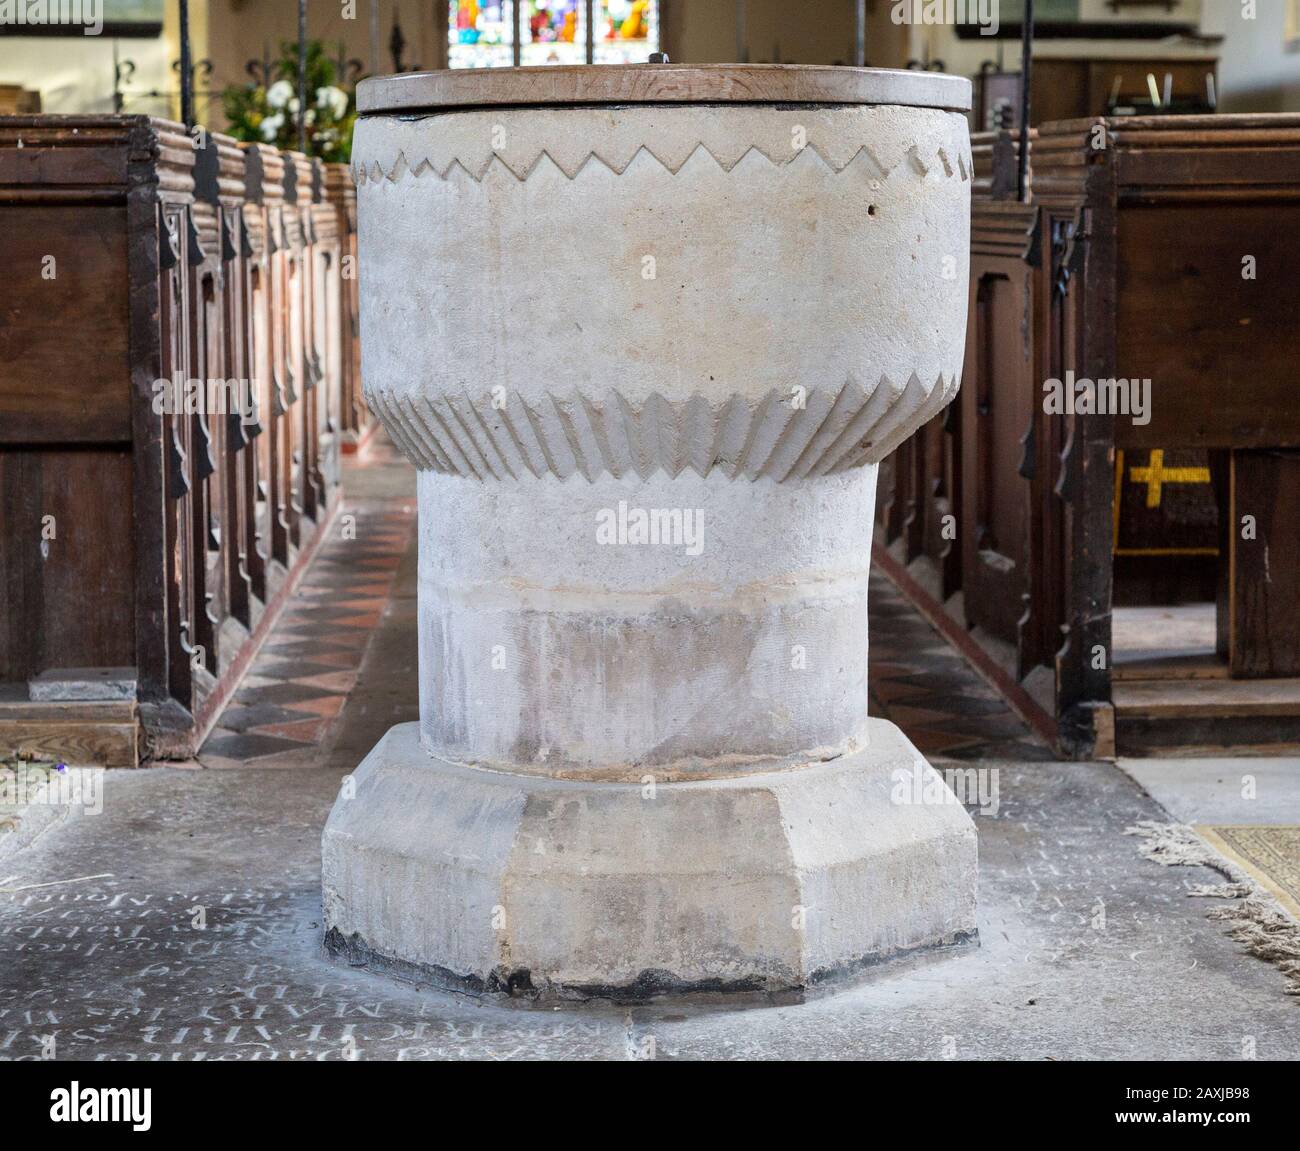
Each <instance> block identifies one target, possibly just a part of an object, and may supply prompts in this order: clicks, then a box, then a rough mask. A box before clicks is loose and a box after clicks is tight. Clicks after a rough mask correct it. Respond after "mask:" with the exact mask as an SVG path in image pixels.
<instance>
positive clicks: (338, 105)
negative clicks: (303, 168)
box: [221, 40, 357, 163]
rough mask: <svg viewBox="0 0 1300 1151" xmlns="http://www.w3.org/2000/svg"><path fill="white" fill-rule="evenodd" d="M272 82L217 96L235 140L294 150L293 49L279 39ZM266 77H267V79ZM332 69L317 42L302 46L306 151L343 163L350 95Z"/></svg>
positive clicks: (235, 87) (348, 149)
mask: <svg viewBox="0 0 1300 1151" xmlns="http://www.w3.org/2000/svg"><path fill="white" fill-rule="evenodd" d="M273 74H274V76H275V80H274V82H273V83H272V84H271V85H270V87H263V86H262V85H260V84H251V85H250V84H232V85H230V86H229V87H228V88H226V90H225V91H224V92H223V93H222V94H221V106H222V110H223V111H224V112H225V114H226V120H227V121H228V122H229V128H228V131H229V132H230V134H231V135H232V136H234V137H235V139H237V140H245V141H250V142H256V143H262V144H274V145H275V146H276V147H277V148H297V147H298V45H297V43H295V42H293V41H284V42H283V43H281V45H280V59H279V60H278V61H277V62H276V64H275V66H274V72H273ZM268 78H269V77H268ZM335 81H336V66H335V64H334V61H332V60H331V59H330V58H329V57H328V56H326V54H325V48H324V45H323V44H322V43H321V42H320V41H319V40H309V41H308V42H307V99H308V107H307V111H306V115H305V116H304V120H305V122H306V128H307V152H308V154H309V155H312V156H319V157H320V158H321V159H322V160H329V161H342V162H344V163H346V162H347V160H348V158H349V156H350V155H351V153H352V128H353V125H354V124H355V122H356V118H357V113H356V106H355V102H354V100H353V96H352V93H351V92H349V91H347V90H346V89H345V88H341V87H339V86H338V84H337V83H336V82H335Z"/></svg>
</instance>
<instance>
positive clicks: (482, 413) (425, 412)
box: [366, 373, 959, 482]
mask: <svg viewBox="0 0 1300 1151" xmlns="http://www.w3.org/2000/svg"><path fill="white" fill-rule="evenodd" d="M958 384H959V379H958V376H957V375H956V373H953V374H952V375H950V376H947V377H946V378H945V377H944V376H943V375H940V376H939V377H938V379H936V380H935V381H934V382H933V383H930V384H926V383H924V382H923V381H922V380H921V379H920V377H919V376H917V375H916V374H915V373H913V375H912V376H911V378H910V379H908V381H907V382H906V383H905V384H903V385H901V386H900V385H897V384H894V383H893V382H892V381H890V380H889V379H888V377H885V376H882V377H881V379H880V382H879V384H878V385H877V386H875V387H873V388H865V387H863V386H862V385H860V384H857V383H855V382H850V383H846V384H845V385H844V386H843V387H842V388H840V389H839V391H838V392H835V391H832V390H830V389H822V390H814V391H810V392H808V393H807V396H806V399H804V400H803V401H802V404H796V402H795V399H794V398H793V393H792V392H785V393H781V392H777V391H770V392H768V393H767V394H766V395H764V396H762V397H761V398H758V399H747V398H745V397H742V396H732V397H731V398H730V399H728V400H726V401H725V402H723V403H721V404H711V403H710V402H709V401H708V400H707V399H706V398H705V397H704V396H702V395H699V394H696V395H693V396H691V397H690V398H689V399H686V400H668V399H665V398H664V397H663V396H661V395H658V394H653V395H650V396H649V397H647V398H646V399H645V400H644V401H643V402H641V403H639V404H637V405H633V404H632V403H630V402H629V401H628V400H627V399H626V398H625V397H623V396H622V395H620V394H619V393H617V392H607V393H604V394H603V395H602V396H600V397H599V398H592V397H590V396H586V395H584V394H582V393H581V392H576V391H575V392H574V393H573V394H572V395H570V396H568V397H564V396H557V395H553V394H551V393H549V392H548V393H546V394H545V395H544V396H543V397H541V398H538V399H534V400H530V401H528V402H525V401H524V400H523V399H522V398H521V397H519V396H518V394H515V395H513V396H512V397H511V398H510V399H509V400H508V401H507V402H505V403H504V404H503V405H502V406H500V407H497V406H494V405H493V403H492V400H491V397H484V398H480V399H479V400H477V401H476V400H475V399H474V398H473V397H471V396H470V395H469V394H468V393H465V392H461V393H442V394H439V395H434V396H430V395H427V394H424V393H423V392H419V391H416V392H413V393H406V392H404V393H399V392H396V391H394V390H393V389H389V388H383V387H367V389H366V401H367V403H368V404H369V405H370V407H371V408H372V409H373V410H374V411H376V412H377V413H378V414H379V416H380V418H381V419H382V420H383V422H384V425H385V426H386V427H387V428H388V431H389V434H390V435H391V436H392V438H393V440H394V442H395V443H396V444H397V445H398V447H399V448H400V449H401V450H402V452H403V453H404V454H405V455H406V456H407V458H409V459H410V460H411V461H412V462H413V463H414V464H415V465H416V466H417V467H419V468H422V469H429V470H432V471H437V472H445V473H450V474H454V475H461V476H466V477H469V478H473V479H479V480H494V479H495V480H509V479H516V480H518V479H524V478H526V477H527V476H529V475H532V476H535V477H539V476H542V475H546V474H548V473H549V474H552V475H556V476H558V477H560V478H561V479H568V478H569V477H571V476H574V475H581V476H584V477H585V478H586V479H588V480H594V479H596V478H597V477H600V476H603V475H612V476H614V477H621V476H624V475H628V474H630V473H635V474H637V475H638V476H640V477H641V478H642V479H648V478H649V477H650V476H651V475H653V474H654V473H655V472H659V471H662V472H664V473H666V474H667V475H669V476H677V475H680V474H681V473H682V472H683V471H685V470H686V469H688V468H689V469H691V470H693V471H695V472H697V473H698V474H699V475H701V476H705V475H708V474H709V473H710V472H712V471H714V470H715V469H716V470H718V471H721V472H722V473H723V474H725V475H727V476H728V477H729V478H731V479H741V478H745V479H750V480H757V479H759V478H760V477H767V478H770V479H772V480H775V481H777V482H782V481H787V480H796V479H802V478H807V477H812V476H819V475H825V474H827V473H830V472H837V471H842V470H844V469H845V468H851V467H857V466H860V465H862V464H870V463H878V462H879V461H880V460H882V459H884V458H885V457H886V456H887V455H889V453H890V452H892V451H893V450H894V448H895V447H897V446H898V444H899V443H900V442H901V441H902V440H903V439H904V438H905V437H906V436H908V435H909V434H910V433H911V432H912V431H913V430H914V429H915V428H917V427H919V426H920V425H921V424H923V423H925V422H926V421H927V420H929V419H930V418H931V417H932V416H934V415H936V414H937V413H938V412H939V411H941V410H942V409H943V407H944V406H945V405H946V404H947V403H948V401H949V400H950V399H952V397H953V396H954V395H955V394H956V392H957V388H958Z"/></svg>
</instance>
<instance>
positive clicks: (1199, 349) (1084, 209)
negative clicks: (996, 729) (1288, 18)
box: [877, 114, 1300, 757]
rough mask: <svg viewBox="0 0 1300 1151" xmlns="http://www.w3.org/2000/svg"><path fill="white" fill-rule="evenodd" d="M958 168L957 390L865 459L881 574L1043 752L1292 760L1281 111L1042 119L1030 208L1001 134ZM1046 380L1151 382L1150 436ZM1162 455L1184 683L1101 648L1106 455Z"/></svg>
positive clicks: (1297, 438) (1292, 171)
mask: <svg viewBox="0 0 1300 1151" xmlns="http://www.w3.org/2000/svg"><path fill="white" fill-rule="evenodd" d="M973 154H974V161H975V181H974V200H973V204H972V211H971V237H972V238H971V266H970V318H969V324H968V330H967V351H966V357H965V364H964V367H963V379H962V390H961V393H960V398H959V400H958V401H957V402H956V403H954V404H953V405H952V406H951V407H950V408H949V409H948V410H947V411H946V412H945V413H944V414H943V415H942V416H940V417H939V418H937V419H936V420H934V421H932V422H931V423H930V424H929V425H927V426H926V427H923V428H921V429H919V430H918V431H917V432H916V433H915V434H914V435H913V436H912V437H911V439H910V440H908V441H907V442H906V443H904V444H903V445H902V446H900V448H899V449H898V451H897V452H895V453H894V455H893V456H892V457H891V458H890V459H889V460H888V461H886V463H885V464H884V465H882V473H881V478H880V485H879V497H878V508H877V516H878V521H879V530H878V549H879V550H880V552H881V553H882V558H883V560H884V562H885V564H886V566H887V568H888V567H890V565H892V567H893V570H895V572H896V573H897V572H899V571H901V568H900V566H899V565H906V568H907V571H906V574H907V576H908V578H909V580H910V584H911V590H912V591H914V592H915V593H916V595H917V596H918V597H919V598H921V599H922V600H923V601H924V603H923V607H924V609H925V610H927V611H928V612H929V613H930V614H931V615H932V617H934V618H936V620H938V621H939V622H940V623H941V624H942V623H944V622H948V623H954V624H956V625H957V628H956V631H957V634H958V635H961V636H964V637H966V643H967V645H968V646H970V647H971V648H972V650H974V647H975V646H977V647H978V653H977V654H978V657H979V659H983V660H986V661H987V660H989V659H992V660H993V661H994V662H995V663H996V666H997V669H998V672H997V674H993V675H990V678H991V679H994V680H995V681H997V680H999V679H1001V681H1002V683H1001V686H1003V687H1004V689H1006V688H1013V689H1016V690H1017V691H1020V698H1021V700H1022V701H1023V700H1025V699H1028V700H1032V701H1035V702H1036V705H1037V706H1034V704H1033V703H1031V705H1030V710H1032V711H1034V712H1035V715H1032V716H1031V717H1030V718H1031V719H1033V718H1037V719H1039V720H1040V721H1045V723H1046V724H1047V725H1050V729H1051V730H1052V731H1053V732H1054V735H1055V739H1056V743H1057V745H1058V748H1059V749H1060V750H1061V751H1062V752H1063V753H1065V754H1069V755H1073V756H1079V757H1086V756H1091V755H1106V754H1114V753H1115V752H1116V750H1118V752H1119V753H1120V754H1140V753H1144V752H1152V751H1157V752H1158V751H1166V752H1169V751H1173V750H1176V749H1184V750H1185V749H1189V748H1190V749H1198V748H1199V749H1212V748H1221V747H1242V746H1244V745H1251V746H1255V747H1283V746H1293V745H1295V744H1296V743H1300V678H1297V677H1300V532H1297V531H1296V529H1295V524H1296V522H1297V520H1298V518H1300V457H1298V456H1297V455H1296V453H1295V451H1294V449H1296V448H1297V447H1300V393H1297V387H1296V383H1295V364H1296V363H1297V362H1300V279H1298V278H1297V277H1296V276H1295V274H1294V269H1295V267H1296V266H1297V261H1300V117H1297V116H1294V115H1285V114H1284V115H1250V116H1195V117H1191V116H1187V117H1176V116H1170V117H1144V118H1133V119H1097V120H1077V121H1069V122H1061V123H1051V124H1044V125H1043V126H1041V127H1040V128H1039V129H1038V130H1037V131H1036V132H1035V133H1034V135H1033V137H1032V142H1031V165H1030V189H1031V195H1030V202H1029V203H1027V204H1022V203H1019V202H1017V201H1016V200H1015V199H1014V196H1015V165H1016V154H1017V153H1016V144H1015V141H1014V140H1013V139H1011V138H1010V137H1008V136H1006V135H1002V136H995V135H992V134H982V135H979V136H976V137H975V138H974V139H973ZM1248 257H1250V258H1251V261H1252V264H1253V265H1254V266H1253V268H1252V274H1253V278H1251V275H1248V274H1246V273H1245V272H1244V270H1243V269H1244V268H1245V266H1246V265H1245V261H1246V260H1247V258H1248ZM1068 372H1072V373H1073V374H1074V378H1076V379H1088V380H1094V381H1095V380H1100V379H1112V378H1117V379H1133V378H1150V380H1151V410H1150V419H1149V422H1146V423H1141V422H1135V421H1134V420H1132V419H1131V418H1129V416H1128V415H1125V414H1118V415H1116V414H1113V413H1109V414H1108V413H1101V414H1097V413H1093V414H1082V413H1081V414H1069V413H1066V414H1049V413H1048V412H1046V411H1045V409H1044V383H1045V381H1048V380H1052V379H1057V380H1065V379H1066V378H1067V376H1066V374H1067V373H1068ZM1163 448H1195V449H1198V450H1207V451H1208V452H1209V453H1210V456H1211V458H1212V459H1213V461H1214V463H1215V467H1214V469H1213V470H1214V473H1215V476H1216V481H1215V482H1216V488H1217V489H1218V490H1217V495H1218V519H1219V523H1220V528H1219V549H1218V550H1219V553H1220V559H1219V560H1218V561H1217V562H1218V573H1219V577H1218V578H1219V605H1218V609H1219V610H1218V615H1217V620H1218V645H1217V648H1218V651H1217V662H1216V663H1213V664H1212V665H1202V666H1200V667H1199V668H1198V669H1196V670H1195V671H1194V672H1191V673H1189V674H1192V675H1195V676H1196V678H1195V679H1190V678H1189V679H1181V678H1180V677H1179V675H1178V674H1171V673H1170V671H1169V669H1168V668H1162V669H1160V670H1159V671H1158V672H1157V671H1151V672H1149V673H1137V672H1133V671H1132V670H1126V671H1125V673H1124V674H1123V675H1121V674H1120V673H1118V672H1116V670H1115V666H1114V660H1113V653H1112V633H1111V623H1112V603H1113V594H1114V585H1113V562H1112V546H1113V540H1112V529H1113V523H1112V504H1113V501H1114V499H1115V496H1116V471H1115V461H1116V452H1117V451H1123V450H1125V449H1127V450H1129V451H1130V452H1133V451H1137V450H1140V452H1141V453H1142V454H1141V455H1140V457H1139V458H1145V453H1148V452H1149V451H1150V450H1152V449H1163ZM1244 516H1250V517H1252V521H1253V531H1254V535H1253V538H1244V537H1245V536H1246V534H1247V533H1246V532H1244V531H1243V530H1242V524H1243V522H1244V521H1243V517H1244ZM946 517H950V518H946ZM945 527H946V528H947V530H945ZM940 617H942V618H940ZM1143 674H1147V675H1149V677H1150V678H1148V679H1142V678H1141V675H1143ZM1021 689H1023V690H1021ZM1022 710H1023V709H1022Z"/></svg>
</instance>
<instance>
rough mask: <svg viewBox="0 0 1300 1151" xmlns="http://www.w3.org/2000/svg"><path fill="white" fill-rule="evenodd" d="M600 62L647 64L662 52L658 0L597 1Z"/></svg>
mask: <svg viewBox="0 0 1300 1151" xmlns="http://www.w3.org/2000/svg"><path fill="white" fill-rule="evenodd" d="M594 8H595V20H596V36H595V48H596V59H595V61H594V62H595V63H597V64H644V63H645V62H646V58H647V57H648V56H649V55H650V53H651V52H658V51H659V0H596V4H595V5H594Z"/></svg>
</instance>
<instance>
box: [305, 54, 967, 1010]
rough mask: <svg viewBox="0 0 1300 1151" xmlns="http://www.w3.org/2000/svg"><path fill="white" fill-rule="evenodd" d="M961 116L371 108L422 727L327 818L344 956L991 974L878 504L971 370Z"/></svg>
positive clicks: (380, 318)
mask: <svg viewBox="0 0 1300 1151" xmlns="http://www.w3.org/2000/svg"><path fill="white" fill-rule="evenodd" d="M969 99H970V86H969V83H968V81H966V80H964V79H960V78H957V77H952V76H947V75H942V74H935V73H925V72H886V71H874V70H867V69H854V68H823V67H793V66H791V67H783V66H717V67H682V66H676V65H670V64H650V65H637V66H630V67H613V66H609V67H595V68H588V67H578V68H537V69H523V70H520V69H502V70H496V71H491V72H442V73H425V74H407V75H401V76H393V77H384V78H377V79H374V80H370V81H366V82H364V83H363V84H362V85H361V88H360V96H359V103H360V109H361V112H362V118H361V119H360V121H359V122H358V125H357V128H356V135H355V145H354V149H353V160H352V163H353V170H354V174H355V176H356V179H357V183H358V185H359V187H358V214H359V250H360V275H361V338H362V357H363V360H362V366H363V375H364V379H365V393H366V398H367V402H368V403H369V404H370V406H371V407H372V408H373V410H374V411H375V412H376V413H377V414H378V415H379V417H380V418H381V419H382V421H383V423H384V425H385V427H386V428H387V430H388V433H389V435H390V436H391V438H392V440H393V442H394V443H395V444H396V445H397V446H398V447H399V448H400V450H401V451H402V452H403V453H404V454H405V455H406V456H407V457H408V458H409V459H410V461H411V462H412V463H413V464H415V466H416V467H417V468H418V469H419V479H418V484H419V489H418V490H419V548H420V555H419V645H420V721H419V723H418V724H417V723H408V724H401V725H398V726H397V727H394V728H392V729H391V730H390V731H389V732H388V734H387V735H386V736H385V737H384V738H383V739H382V740H381V741H380V743H379V744H378V746H376V747H375V749H374V750H373V751H372V752H371V753H370V755H369V756H368V757H367V758H366V759H365V761H364V762H363V763H362V764H361V765H360V766H359V767H358V768H357V770H356V772H355V773H354V774H353V776H351V777H349V779H347V780H345V781H344V787H343V789H342V791H341V792H340V795H339V798H338V800H337V801H336V803H335V805H334V809H333V811H332V813H331V815H330V818H329V822H328V825H327V826H326V829H325V833H324V839H323V853H324V861H323V862H324V909H325V920H326V928H327V931H328V934H327V944H328V946H329V947H330V948H331V949H332V950H334V951H336V952H345V953H347V954H348V955H349V956H351V957H353V958H354V959H359V960H360V961H362V962H368V963H372V964H373V965H375V966H376V967H379V968H386V969H389V970H394V971H397V972H399V973H401V972H409V973H420V975H421V977H423V978H432V979H434V980H435V981H443V982H448V983H452V984H455V985H458V986H462V987H467V988H471V989H478V988H486V989H498V990H508V991H510V992H512V993H516V994H540V995H549V994H555V995H611V996H614V997H616V998H631V997H636V996H639V995H648V994H654V993H658V992H663V991H678V990H682V991H684V990H692V989H704V990H710V991H746V990H762V991H785V990H790V989H796V990H797V989H803V988H807V987H810V986H811V985H813V984H815V983H818V982H820V981H823V980H825V979H827V978H828V977H833V976H837V975H840V974H843V973H851V972H853V971H855V970H856V969H858V968H860V967H863V966H865V965H868V964H871V963H874V962H876V961H879V960H882V959H885V958H888V957H890V956H893V955H897V954H901V953H904V952H908V951H913V950H917V949H920V948H928V947H936V946H946V945H951V944H956V943H960V942H962V941H964V940H968V939H971V938H973V937H974V934H975V894H976V834H975V828H974V825H973V823H972V821H971V819H970V817H969V816H968V815H967V813H966V811H965V810H964V808H963V807H962V806H961V805H960V804H958V803H956V802H955V801H953V798H952V795H951V792H949V791H948V789H947V788H946V786H945V785H944V783H943V781H942V779H941V778H940V777H939V776H937V775H936V774H935V772H934V771H933V769H932V768H931V767H930V766H929V765H928V764H927V763H926V762H925V760H924V758H923V757H922V756H921V754H920V753H919V752H918V751H917V750H916V748H915V747H913V746H912V745H911V743H909V742H908V740H907V738H906V737H905V736H904V735H903V734H902V732H900V731H899V730H898V728H897V727H895V726H894V725H893V724H892V723H888V722H886V721H884V720H880V719H872V718H868V715H867V577H868V570H869V565H870V550H871V529H872V518H873V505H874V494H875V484H876V471H877V465H878V463H879V462H880V461H881V460H882V459H884V458H885V457H886V456H888V455H889V453H890V452H891V451H892V450H893V448H894V447H895V446H896V445H897V444H898V443H899V442H900V441H901V440H903V439H904V438H905V437H906V436H907V435H908V434H909V433H911V432H912V431H913V430H914V429H915V428H917V427H918V426H920V425H921V424H922V423H924V422H925V421H927V420H929V419H930V418H931V417H933V416H934V415H935V414H936V413H938V412H939V411H940V410H941V409H942V408H943V407H944V406H945V405H946V404H947V403H948V402H949V401H950V400H952V398H953V397H954V396H955V395H956V392H957V388H958V383H959V375H960V371H961V365H962V356H963V350H964V345H965V332H966V294H967V253H968V239H969V201H970V187H971V176H972V171H971V157H970V148H969V139H968V134H967V125H966V118H965V115H964V111H965V109H966V108H967V107H968V105H969Z"/></svg>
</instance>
